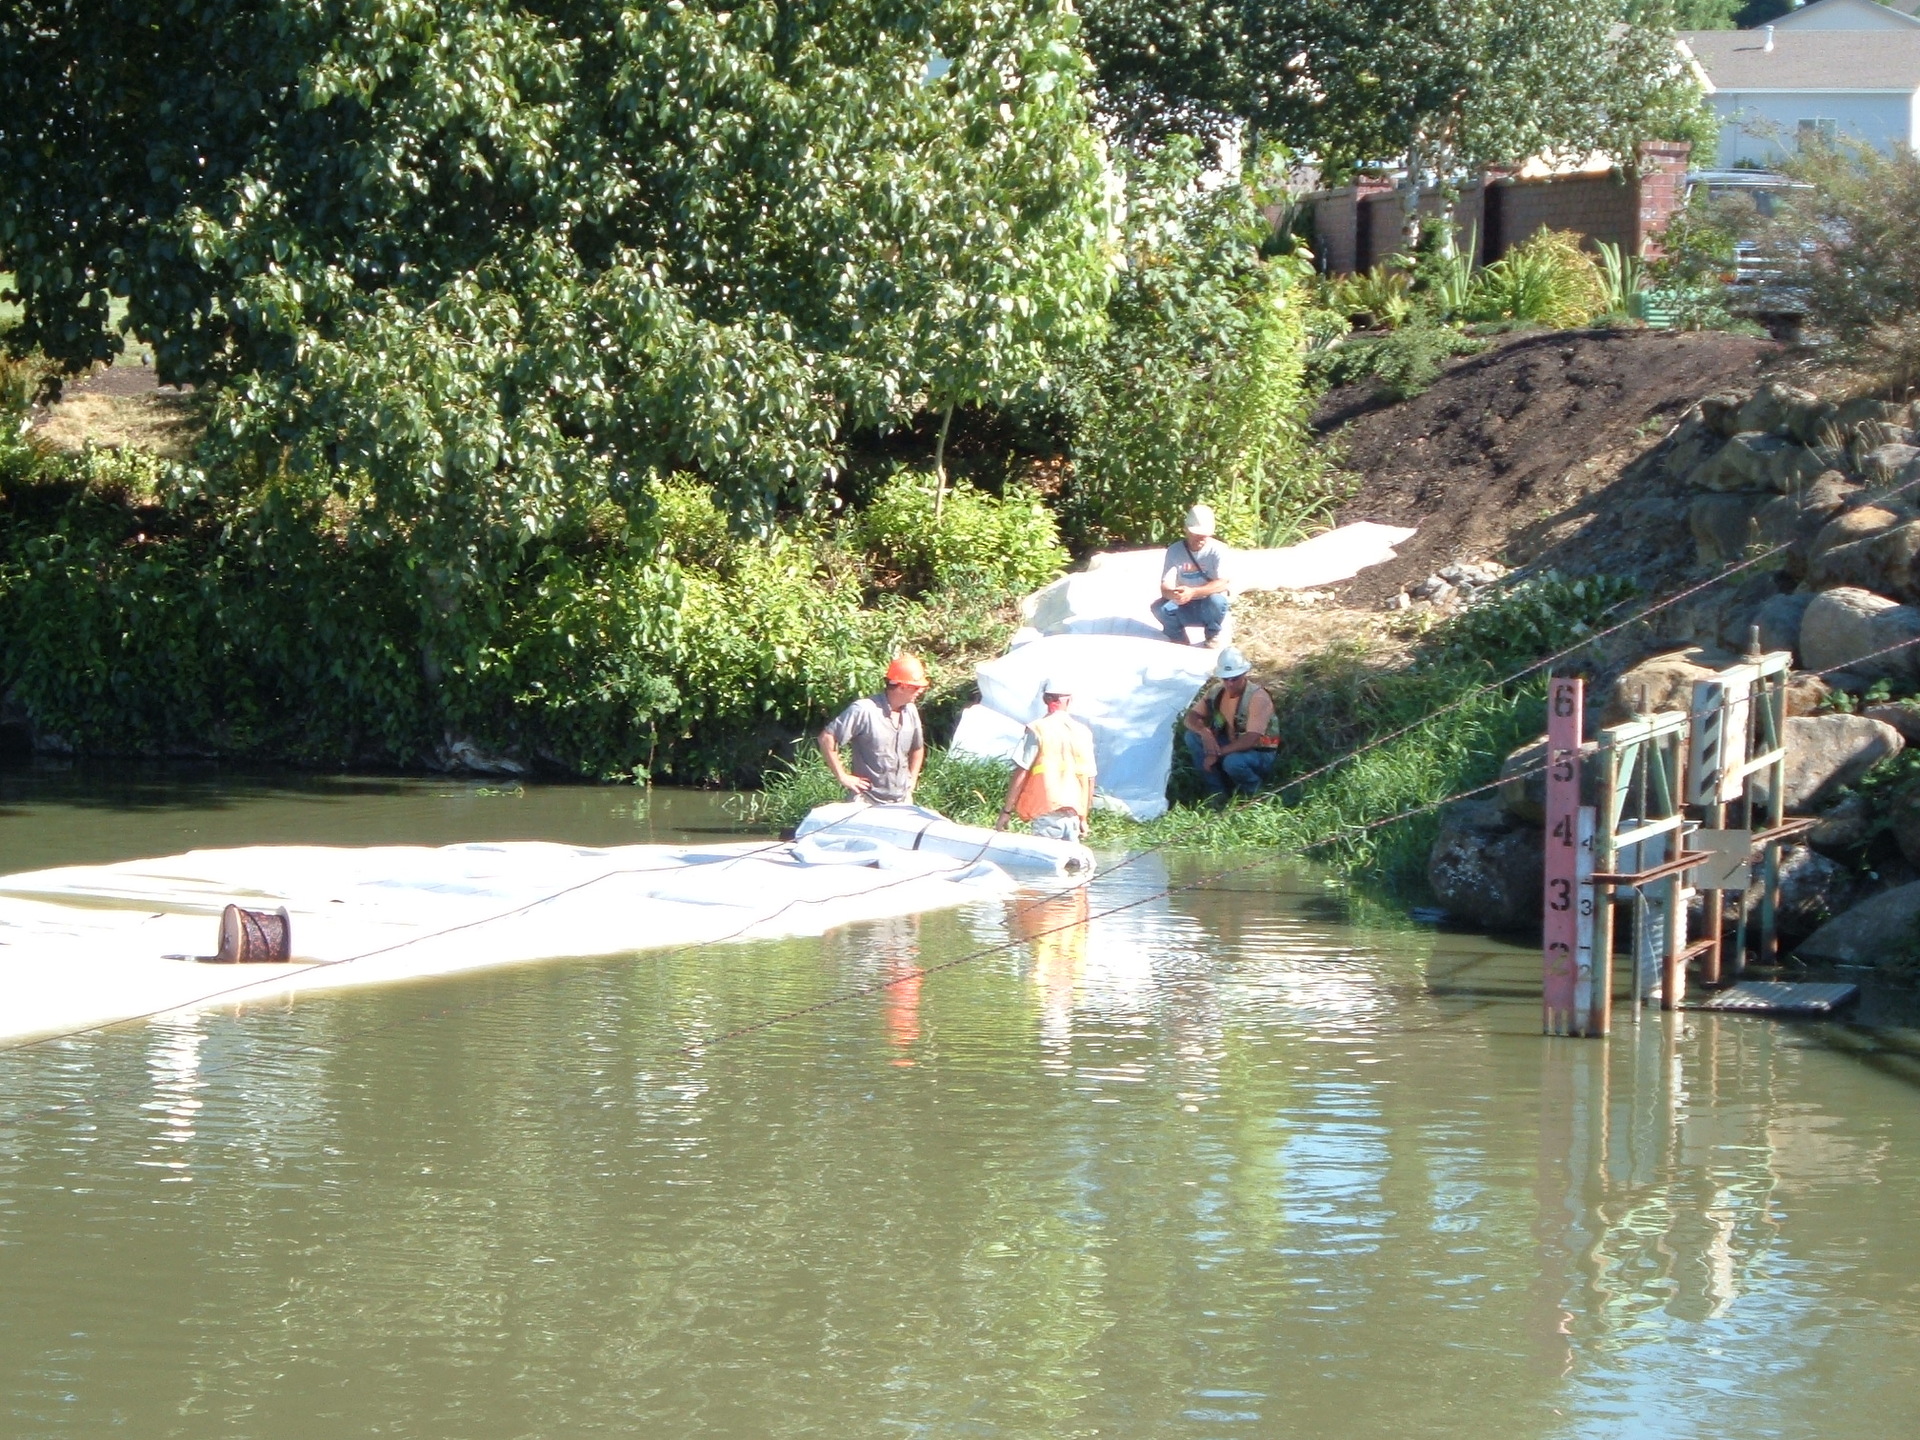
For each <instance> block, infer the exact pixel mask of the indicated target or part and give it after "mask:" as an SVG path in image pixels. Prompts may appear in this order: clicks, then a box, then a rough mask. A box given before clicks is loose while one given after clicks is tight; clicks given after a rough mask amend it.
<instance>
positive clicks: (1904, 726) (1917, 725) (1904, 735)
mask: <svg viewBox="0 0 1920 1440" xmlns="http://www.w3.org/2000/svg"><path fill="white" fill-rule="evenodd" d="M1860 713H1861V714H1862V715H1864V716H1866V717H1867V718H1868V719H1869V720H1878V721H1881V722H1882V723H1883V724H1887V725H1891V726H1893V728H1894V729H1896V730H1898V731H1899V732H1900V738H1901V739H1902V740H1904V741H1906V742H1907V743H1908V744H1909V745H1911V744H1913V742H1914V741H1916V740H1920V700H1891V701H1888V702H1887V703H1886V704H1884V705H1869V706H1867V708H1866V709H1864V710H1862V711H1861V712H1860Z"/></svg>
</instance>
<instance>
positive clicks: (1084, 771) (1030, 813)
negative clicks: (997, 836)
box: [993, 677, 1094, 841]
mask: <svg viewBox="0 0 1920 1440" xmlns="http://www.w3.org/2000/svg"><path fill="white" fill-rule="evenodd" d="M1040 698H1041V702H1042V703H1043V704H1044V705H1045V706H1046V707H1047V713H1046V714H1044V715H1042V716H1041V717H1040V718H1039V719H1038V720H1036V721H1034V722H1033V723H1032V724H1031V725H1029V726H1027V729H1026V733H1025V734H1024V735H1022V736H1021V737H1020V750H1019V753H1018V754H1017V755H1016V756H1015V757H1014V771H1013V778H1012V779H1011V780H1010V781H1008V782H1007V803H1006V804H1005V805H1003V806H1002V807H1001V809H1000V818H999V820H998V821H997V822H996V823H995V824H994V827H993V828H994V829H996V830H1004V829H1006V828H1007V821H1008V820H1009V819H1011V818H1012V817H1013V816H1015V815H1018V816H1019V817H1020V818H1021V819H1022V820H1025V821H1026V822H1027V824H1028V828H1030V829H1031V830H1032V831H1033V833H1034V834H1036V835H1044V836H1046V837H1047V838H1049V839H1052V840H1073V841H1077V840H1079V839H1080V837H1081V836H1082V835H1084V834H1086V831H1087V817H1088V816H1090V815H1092V814H1093V775H1094V766H1093V731H1091V730H1089V729H1088V728H1087V727H1086V726H1085V725H1083V724H1082V723H1081V722H1080V721H1078V720H1076V719H1074V718H1073V716H1071V715H1069V714H1068V713H1067V706H1068V705H1070V704H1071V703H1072V702H1073V692H1072V688H1071V687H1070V686H1069V685H1068V684H1067V683H1066V682H1065V681H1064V680H1061V679H1059V678H1058V677H1055V678H1054V679H1052V680H1049V681H1047V688H1046V690H1045V691H1044V692H1043V693H1042V695H1041V697H1040Z"/></svg>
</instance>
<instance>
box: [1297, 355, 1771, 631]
mask: <svg viewBox="0 0 1920 1440" xmlns="http://www.w3.org/2000/svg"><path fill="white" fill-rule="evenodd" d="M1787 363H1788V362H1787V359H1786V356H1785V354H1784V352H1783V351H1782V349H1781V347H1780V346H1778V345H1776V344H1774V343H1773V342H1772V341H1769V340H1761V339H1754V338H1749V337H1746V336H1740V335H1724V334H1718V333H1714V332H1702V333H1693V334H1680V333H1676V332H1672V331H1658V330H1617V331H1561V332H1555V333H1550V334H1545V335H1524V336H1517V337H1514V338H1512V339H1508V340H1505V341H1503V342H1501V343H1499V344H1497V345H1495V346H1494V348H1492V349H1490V350H1487V351H1486V352H1484V353H1482V354H1480V355H1475V356H1471V357H1469V358H1467V359H1464V360H1460V361H1456V362H1455V363H1454V364H1453V365H1451V366H1449V367H1448V369H1447V372H1446V373H1445V374H1444V375H1443V376H1442V377H1441V378H1440V379H1439V381H1438V382H1436V383H1435V384H1434V386H1433V388H1432V389H1430V390H1428V391H1427V392H1426V393H1425V394H1424V395H1420V396H1418V397H1416V398H1415V399H1413V400H1409V401H1406V402H1404V403H1402V404H1398V405H1382V404H1379V403H1376V402H1374V401H1373V400H1371V399H1370V398H1369V395H1368V394H1367V393H1365V392H1361V391H1356V390H1345V391H1336V392H1334V393H1333V394H1330V395H1328V396H1327V397H1326V399H1325V401H1324V402H1323V403H1322V405H1321V407H1320V410H1319V413H1318V415H1317V416H1316V417H1315V424H1316V427H1317V428H1318V429H1319V430H1320V431H1321V432H1322V433H1323V434H1326V435H1327V436H1329V438H1330V439H1331V440H1332V441H1333V442H1334V443H1335V444H1336V445H1338V446H1339V447H1340V450H1341V452H1342V454H1343V457H1344V460H1345V464H1346V466H1347V468H1348V469H1350V470H1352V471H1353V472H1354V473H1355V474H1356V475H1358V476H1359V477H1360V481H1361V484H1360V488H1359V490H1358V491H1357V492H1356V493H1355V495H1354V497H1353V498H1352V500H1350V501H1349V502H1348V503H1347V504H1346V505H1345V506H1344V507H1343V508H1342V510H1341V512H1340V517H1339V518H1340V520H1341V521H1342V522H1346V521H1351V520H1378V521H1381V522H1384V523H1387V524H1393V525H1413V526H1417V527H1418V529H1419V533H1418V534H1417V535H1415V536H1414V537H1413V539H1411V540H1409V541H1408V542H1407V543H1406V544H1405V545H1403V546H1402V547H1400V558H1399V559H1398V560H1396V561H1393V562H1391V563H1389V564H1386V565H1381V566H1376V567H1375V568H1373V569H1371V570H1367V571H1365V572H1363V573H1362V574H1361V575H1360V576H1359V577H1358V578H1357V579H1355V580H1354V581H1353V582H1352V583H1351V584H1349V585H1348V586H1347V587H1346V588H1345V591H1344V593H1343V595H1342V597H1341V599H1342V601H1343V603H1344V604H1345V605H1347V606H1350V607H1354V608H1359V609H1379V608H1380V607H1382V606H1383V605H1385V604H1387V603H1389V602H1391V601H1392V600H1393V598H1394V597H1395V596H1396V595H1398V594H1399V593H1400V592H1401V591H1402V590H1404V589H1406V588H1407V587H1409V586H1412V585H1416V584H1418V583H1419V582H1421V581H1423V580H1425V579H1426V578H1427V577H1428V576H1429V575H1431V574H1433V573H1434V572H1436V571H1437V570H1439V569H1440V568H1441V567H1442V566H1444V565H1447V564H1449V563H1452V562H1456V561H1469V560H1498V561H1500V562H1501V563H1502V564H1505V565H1508V566H1523V565H1534V564H1538V565H1540V566H1541V567H1543V568H1544V567H1547V566H1551V567H1553V568H1556V569H1559V570H1561V571H1563V572H1565V573H1568V574H1575V575H1579V574H1594V573H1599V572H1603V571H1604V572H1609V573H1613V574H1620V575H1631V576H1633V577H1634V578H1636V579H1637V580H1639V581H1640V583H1641V585H1642V586H1643V587H1646V588H1648V589H1657V588H1660V587H1663V586H1664V585H1666V584H1668V583H1670V582H1671V580H1672V579H1673V578H1674V577H1675V576H1677V575H1678V574H1679V573H1680V572H1682V571H1684V570H1685V569H1686V568H1687V567H1688V565H1689V564H1690V563H1691V559H1692V554H1693V547H1692V543H1691V540H1690V537H1689V534H1688V529H1687V508H1686V499H1685V498H1684V497H1681V496H1680V495H1679V494H1678V493H1677V492H1676V491H1675V489H1674V487H1673V486H1672V485H1671V484H1669V483H1668V482H1667V481H1666V480H1664V479H1663V478H1662V477H1660V476H1658V475H1656V474H1654V473H1653V470H1654V467H1652V466H1644V465H1641V466H1636V465H1635V464H1634V461H1636V460H1638V459H1639V458H1640V457H1641V456H1643V455H1645V454H1646V453H1647V451H1648V450H1650V449H1651V448H1652V447H1653V446H1654V445H1655V444H1657V443H1658V442H1659V441H1660V439H1661V438H1662V437H1663V436H1664V435H1665V434H1666V433H1667V432H1668V431H1669V430H1670V429H1671V428H1672V427H1673V426H1674V424H1675V423H1677V422H1678V420H1679V419H1680V417H1681V416H1682V415H1683V414H1685V412H1686V411H1687V409H1688V407H1690V406H1691V405H1692V404H1693V403H1694V401H1696V400H1698V399H1699V398H1700V397H1702V396H1703V395H1710V394H1712V393H1713V392H1715V391H1717V390H1727V389H1749V390H1750V389H1751V388H1752V387H1753V385H1754V384H1755V383H1756V380H1757V379H1758V378H1759V377H1760V376H1761V375H1762V374H1763V373H1768V372H1771V371H1774V370H1777V369H1780V368H1782V367H1783V366H1785V365H1786V364H1787Z"/></svg>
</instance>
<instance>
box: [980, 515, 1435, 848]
mask: <svg viewBox="0 0 1920 1440" xmlns="http://www.w3.org/2000/svg"><path fill="white" fill-rule="evenodd" d="M1412 534H1413V531H1412V530H1409V529H1406V528H1403V527H1401V526H1398V525H1376V524H1374V523H1373V522H1372V521H1369V520H1363V521H1360V522H1359V523H1357V524H1353V525H1342V526H1341V527H1340V528H1339V529H1337V530H1329V531H1327V532H1325V533H1324V534H1321V535H1316V536H1314V537H1313V538H1312V539H1311V540H1304V541H1302V542H1301V543H1300V544H1298V545H1288V546H1285V547H1283V548H1281V549H1277V550H1240V551H1235V552H1234V556H1233V565H1232V568H1231V570H1230V572H1229V578H1230V579H1231V580H1232V582H1233V588H1234V592H1235V593H1236V594H1238V593H1241V592H1244V591H1249V590H1307V589H1312V588H1313V587H1314V586H1316V585H1331V584H1333V583H1335V582H1337V581H1340V580H1350V579H1352V578H1353V577H1354V576H1355V575H1357V574H1359V573H1360V572H1361V571H1362V570H1364V569H1366V568H1367V566H1369V565H1378V564H1380V563H1381V562H1383V561H1386V560H1391V559H1392V558H1393V553H1394V552H1393V547H1394V546H1395V545H1398V544H1400V543H1401V542H1402V541H1404V540H1405V539H1407V537H1409V536H1410V535H1412ZM1165 555H1166V551H1165V550H1164V549H1155V550H1122V551H1116V552H1114V553H1112V554H1108V555H1095V556H1094V557H1093V558H1092V559H1091V560H1090V561H1089V562H1088V564H1087V568H1086V569H1085V570H1083V571H1079V572H1076V573H1075V574H1072V575H1067V576H1064V577H1062V578H1061V579H1059V580H1056V581H1054V582H1053V583H1052V584H1051V585H1049V586H1047V587H1046V588H1045V589H1043V590H1038V591H1035V592H1034V593H1033V594H1032V595H1029V596H1028V597H1027V598H1026V600H1025V601H1023V602H1022V603H1021V607H1020V613H1021V617H1022V619H1024V620H1025V621H1026V628H1025V629H1024V630H1022V631H1021V632H1020V633H1019V634H1018V635H1016V636H1015V637H1014V643H1013V648H1012V649H1011V650H1009V651H1008V652H1007V653H1006V654H1005V655H1002V656H1001V657H999V658H998V659H996V660H989V661H987V662H986V663H985V664H983V665H981V666H980V667H979V668H978V669H977V670H976V671H975V675H976V677H977V678H978V680H979V682H980V703H979V704H978V705H974V706H970V707H969V708H968V709H967V710H966V711H965V712H964V713H963V714H962V715H961V717H960V725H959V727H958V729H956V730H955V731H954V736H953V748H954V749H955V750H957V751H959V752H961V753H962V754H967V755H978V756H980V757H982V758H983V759H989V760H1011V759H1013V757H1014V752H1015V747H1016V746H1017V745H1018V743H1019V740H1020V732H1021V730H1022V728H1023V727H1025V726H1026V724H1027V723H1028V722H1029V721H1032V720H1034V719H1036V718H1038V716H1039V715H1040V712H1041V710H1042V708H1043V707H1042V705H1041V703H1040V687H1041V686H1042V685H1044V684H1045V683H1046V682H1047V680H1048V678H1049V677H1050V676H1057V675H1066V676H1068V677H1069V678H1070V683H1071V684H1072V685H1073V687H1074V695H1073V713H1074V714H1075V715H1077V716H1079V717H1080V718H1081V719H1082V720H1084V721H1086V722H1087V724H1088V726H1090V727H1091V728H1092V730H1093V739H1094V753H1095V756H1096V758H1097V762H1098V764H1099V768H1100V780H1099V794H1100V797H1101V799H1102V800H1103V801H1104V803H1106V804H1109V805H1112V806H1114V807H1115V808H1117V809H1120V810H1123V811H1125V812H1126V813H1127V814H1129V815H1131V816H1133V817H1134V818H1135V819H1136V820H1151V819H1153V818H1154V817H1155V816H1156V815H1160V814H1162V813H1164V812H1165V810H1166V808H1167V775H1168V772H1169V771H1170V770H1171V768H1172V764H1173V738H1172V736H1173V722H1174V719H1175V717H1177V716H1178V715H1179V714H1180V712H1181V711H1182V710H1184V709H1185V708H1186V707H1187V706H1188V705H1190V704H1191V703H1192V702H1193V697H1194V694H1195V692H1196V691H1198V690H1199V688H1200V686H1201V685H1202V684H1204V683H1205V681H1206V679H1207V677H1208V676H1209V675H1211V674H1212V673H1213V666H1214V663H1215V661H1216V660H1217V659H1218V658H1219V657H1218V655H1217V654H1216V653H1215V652H1214V651H1211V650H1202V649H1198V648H1195V647H1192V646H1186V645H1175V644H1171V643H1170V642H1169V641H1168V640H1167V639H1166V637H1165V635H1163V634H1162V633H1161V630H1160V625H1159V622H1158V621H1156V620H1155V619H1154V618H1153V605H1154V602H1155V601H1157V600H1158V599H1159V598H1160V573H1161V572H1160V567H1161V562H1162V561H1163V560H1164V558H1165Z"/></svg>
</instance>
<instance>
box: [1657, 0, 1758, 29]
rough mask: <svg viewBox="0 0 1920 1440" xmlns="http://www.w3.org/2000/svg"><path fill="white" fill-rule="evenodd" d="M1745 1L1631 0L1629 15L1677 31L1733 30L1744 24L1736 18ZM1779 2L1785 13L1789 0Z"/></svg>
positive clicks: (1749, 7) (1740, 12)
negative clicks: (1787, 0) (1669, 26)
mask: <svg viewBox="0 0 1920 1440" xmlns="http://www.w3.org/2000/svg"><path fill="white" fill-rule="evenodd" d="M1743 3H1744V0H1628V4H1627V10H1626V18H1627V20H1628V21H1629V22H1630V23H1631V24H1634V25H1650V26H1653V27H1655V28H1658V27H1660V26H1662V25H1671V26H1672V27H1673V28H1674V29H1675V30H1732V29H1734V28H1735V26H1736V25H1737V24H1741V23H1744V22H1742V21H1740V20H1739V19H1738V18H1737V17H1738V16H1740V15H1741V14H1742V13H1743V12H1742V10H1741V6H1742V4H1743ZM1779 5H1780V10H1779V11H1778V12H1776V13H1784V12H1785V10H1786V8H1787V5H1786V0H1779ZM1747 8H1748V9H1751V8H1752V6H1750V5H1749V6H1748V7H1747ZM1769 18H1771V17H1769Z"/></svg>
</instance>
